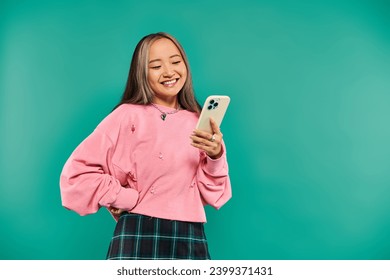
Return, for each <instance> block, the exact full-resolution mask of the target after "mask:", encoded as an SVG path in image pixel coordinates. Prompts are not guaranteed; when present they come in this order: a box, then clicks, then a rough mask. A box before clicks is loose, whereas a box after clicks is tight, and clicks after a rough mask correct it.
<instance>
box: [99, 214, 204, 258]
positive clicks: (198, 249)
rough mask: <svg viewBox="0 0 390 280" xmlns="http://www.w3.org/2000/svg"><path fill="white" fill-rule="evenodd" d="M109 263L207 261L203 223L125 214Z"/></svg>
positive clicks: (111, 246) (117, 226) (113, 243)
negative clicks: (180, 260)
mask: <svg viewBox="0 0 390 280" xmlns="http://www.w3.org/2000/svg"><path fill="white" fill-rule="evenodd" d="M107 259H108V260H175V259H192V260H208V259H210V255H209V252H208V246H207V240H206V236H205V234H204V227H203V223H193V222H182V221H172V220H166V219H160V218H152V217H148V216H144V215H139V214H133V213H127V212H124V213H122V215H121V216H120V218H119V220H118V223H117V225H116V227H115V231H114V234H113V237H112V239H111V243H110V246H109V249H108V252H107Z"/></svg>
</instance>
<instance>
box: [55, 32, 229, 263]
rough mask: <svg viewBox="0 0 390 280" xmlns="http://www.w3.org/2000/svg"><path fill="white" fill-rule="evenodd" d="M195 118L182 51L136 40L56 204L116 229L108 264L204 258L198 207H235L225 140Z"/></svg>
mask: <svg viewBox="0 0 390 280" xmlns="http://www.w3.org/2000/svg"><path fill="white" fill-rule="evenodd" d="M199 112H200V106H199V104H198V102H197V101H196V99H195V96H194V91H193V87H192V79H191V72H190V69H189V64H188V61H187V57H186V55H185V52H184V50H183V48H182V47H181V45H180V44H179V42H178V41H177V40H176V39H175V38H174V37H172V36H171V35H169V34H166V33H161V32H160V33H155V34H150V35H148V36H145V37H144V38H142V40H141V41H140V42H139V43H138V45H137V46H136V49H135V51H134V54H133V58H132V61H131V66H130V72H129V77H128V80H127V85H126V89H125V91H124V94H123V96H122V99H121V101H120V102H119V104H118V105H117V106H116V107H115V108H114V110H113V111H112V112H111V113H110V114H109V115H108V116H107V117H106V118H105V119H104V120H103V121H102V122H101V123H100V124H99V125H98V126H97V127H96V129H95V130H94V131H93V132H92V133H91V134H90V135H89V136H88V137H87V138H86V139H85V140H84V141H83V142H82V143H81V144H80V145H79V146H78V147H77V148H76V149H75V150H74V151H73V153H72V154H71V156H70V157H69V159H68V160H67V162H66V163H65V166H64V168H63V171H62V173H61V177H60V189H61V196H62V204H63V206H64V207H66V208H67V209H70V210H73V211H75V212H77V213H79V214H80V215H87V214H92V213H95V212H97V211H98V210H99V208H101V207H105V208H107V209H108V210H109V211H110V213H111V214H112V216H113V217H114V219H115V220H116V221H117V224H116V227H115V230H114V234H113V237H112V240H111V243H110V246H109V249H108V253H107V259H122V260H123V259H139V260H142V259H210V255H209V251H208V246H207V240H206V237H205V233H204V228H203V224H204V223H205V222H206V216H205V211H204V205H206V204H209V205H211V206H213V207H214V208H216V209H219V208H220V207H221V206H222V205H223V204H225V203H226V202H227V201H228V200H229V199H230V198H231V186H230V179H229V175H228V163H227V160H226V148H225V145H224V143H223V140H222V133H221V131H220V129H219V127H218V126H217V125H216V123H215V122H214V121H213V120H210V122H211V125H212V128H213V134H209V133H206V132H202V131H197V130H194V128H195V126H196V123H197V120H198V117H199Z"/></svg>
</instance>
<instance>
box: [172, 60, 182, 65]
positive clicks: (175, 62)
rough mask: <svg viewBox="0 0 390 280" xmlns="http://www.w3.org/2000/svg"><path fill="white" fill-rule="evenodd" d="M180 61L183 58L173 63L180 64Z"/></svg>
mask: <svg viewBox="0 0 390 280" xmlns="http://www.w3.org/2000/svg"><path fill="white" fill-rule="evenodd" d="M180 62H181V60H178V61H174V62H172V64H179V63H180Z"/></svg>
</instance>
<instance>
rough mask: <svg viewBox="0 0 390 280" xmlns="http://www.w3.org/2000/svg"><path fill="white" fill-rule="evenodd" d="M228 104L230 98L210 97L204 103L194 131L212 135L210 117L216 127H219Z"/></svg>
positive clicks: (223, 96) (224, 96) (222, 96)
mask: <svg viewBox="0 0 390 280" xmlns="http://www.w3.org/2000/svg"><path fill="white" fill-rule="evenodd" d="M229 103H230V97H229V96H226V95H211V96H209V97H207V99H206V101H205V102H204V105H203V108H202V112H201V113H200V116H199V120H198V123H197V125H196V129H198V130H203V131H206V132H208V133H213V130H212V129H211V125H210V117H212V118H213V119H214V121H215V122H216V123H217V125H218V126H221V123H222V120H223V117H224V116H225V113H226V110H227V108H228V106H229Z"/></svg>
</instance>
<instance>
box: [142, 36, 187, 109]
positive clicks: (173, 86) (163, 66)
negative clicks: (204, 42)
mask: <svg viewBox="0 0 390 280" xmlns="http://www.w3.org/2000/svg"><path fill="white" fill-rule="evenodd" d="M186 79H187V67H186V65H185V63H184V60H183V58H182V56H181V55H180V51H179V49H178V48H177V47H176V45H175V44H174V43H173V42H172V41H171V40H169V39H166V38H161V39H158V40H156V41H155V42H153V43H152V45H151V46H150V50H149V65H148V82H149V85H150V87H151V88H152V90H153V92H154V94H155V97H154V100H153V102H155V103H161V104H162V105H173V106H175V105H176V100H177V94H178V93H179V91H180V90H181V89H182V88H183V86H184V83H185V81H186Z"/></svg>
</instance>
